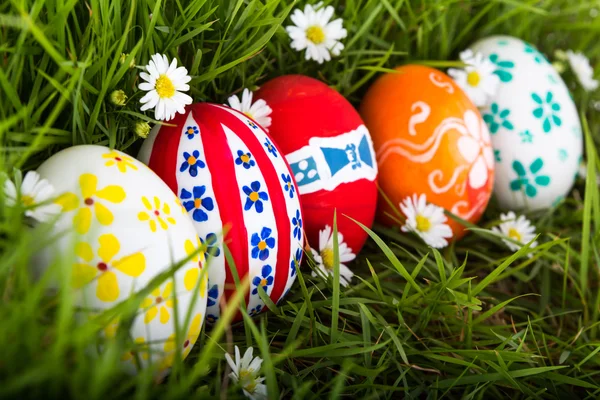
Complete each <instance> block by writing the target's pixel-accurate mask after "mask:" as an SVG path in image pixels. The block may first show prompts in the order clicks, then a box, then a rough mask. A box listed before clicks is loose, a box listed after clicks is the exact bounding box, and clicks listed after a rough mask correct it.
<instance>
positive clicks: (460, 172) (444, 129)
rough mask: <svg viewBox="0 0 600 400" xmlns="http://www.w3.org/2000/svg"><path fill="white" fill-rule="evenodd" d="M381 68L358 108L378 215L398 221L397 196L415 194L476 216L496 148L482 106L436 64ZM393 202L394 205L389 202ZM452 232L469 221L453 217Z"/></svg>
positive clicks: (487, 191)
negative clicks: (370, 154) (371, 154)
mask: <svg viewBox="0 0 600 400" xmlns="http://www.w3.org/2000/svg"><path fill="white" fill-rule="evenodd" d="M396 71H397V72H396V73H388V74H385V75H383V76H381V77H380V78H379V79H378V80H377V81H376V82H375V83H374V84H373V85H372V86H371V87H370V88H369V90H368V91H367V94H366V95H365V97H364V99H363V102H362V104H361V108H360V113H361V116H362V117H363V120H364V121H365V124H366V126H367V128H368V129H369V131H370V132H371V136H372V138H373V144H374V148H375V152H376V154H377V162H378V165H379V186H380V189H381V190H382V191H383V193H384V194H385V196H386V197H387V198H388V199H389V200H390V201H389V202H388V201H386V200H385V199H383V198H382V196H380V200H379V220H380V221H381V222H383V223H385V224H387V225H392V224H397V223H398V222H397V221H395V220H394V218H393V217H390V216H397V215H398V213H399V211H398V209H399V204H400V202H402V200H404V199H405V198H406V197H408V196H412V195H413V194H418V195H420V194H425V195H426V196H427V201H428V202H430V203H433V204H436V205H438V206H440V207H443V208H444V209H446V210H447V211H449V212H451V213H453V214H454V215H456V216H458V217H460V218H461V219H463V220H466V221H469V222H472V223H476V222H477V221H478V220H479V218H480V217H481V215H482V214H483V212H484V211H485V208H486V206H487V204H488V201H489V199H490V196H491V193H492V188H493V186H494V151H493V149H492V145H491V141H490V134H489V132H488V129H487V126H486V124H485V122H484V121H483V119H482V118H481V115H480V114H479V111H478V109H477V107H475V106H474V105H473V103H472V102H471V101H470V100H469V98H468V97H467V95H466V94H465V93H464V92H463V91H462V90H461V89H460V88H459V87H458V86H457V85H456V84H455V83H454V81H453V80H452V79H451V78H450V77H449V76H447V75H446V74H444V73H443V72H440V71H438V70H436V69H433V68H429V67H425V66H419V65H408V66H403V67H398V68H396ZM389 203H391V204H393V206H394V208H395V210H394V209H392V208H391V206H390V204H389ZM447 223H448V224H449V225H450V227H451V228H452V231H453V236H454V238H455V239H457V238H460V237H461V236H462V235H463V234H464V226H463V225H462V224H460V223H459V222H457V221H455V220H453V219H452V218H448V221H447Z"/></svg>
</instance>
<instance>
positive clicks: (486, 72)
mask: <svg viewBox="0 0 600 400" xmlns="http://www.w3.org/2000/svg"><path fill="white" fill-rule="evenodd" d="M460 59H461V61H462V62H463V63H465V64H466V66H465V68H464V69H456V68H450V69H449V70H448V75H450V76H451V77H452V78H453V79H454V81H455V82H456V84H457V85H458V86H460V88H461V89H463V90H464V91H465V93H466V94H467V96H469V98H470V99H471V101H472V102H473V104H475V106H477V107H485V106H487V105H488V104H489V102H490V101H491V98H492V97H493V96H494V95H495V94H496V92H497V90H498V85H499V84H500V79H499V78H498V76H497V75H495V74H494V71H495V70H496V66H495V65H494V63H492V62H491V61H490V60H488V59H487V58H485V57H484V56H483V54H481V53H479V52H478V53H473V51H472V50H469V49H467V50H465V51H463V52H462V53H460Z"/></svg>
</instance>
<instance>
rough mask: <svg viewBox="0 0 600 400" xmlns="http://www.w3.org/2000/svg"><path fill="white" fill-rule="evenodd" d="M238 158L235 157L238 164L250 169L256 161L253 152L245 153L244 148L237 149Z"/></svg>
mask: <svg viewBox="0 0 600 400" xmlns="http://www.w3.org/2000/svg"><path fill="white" fill-rule="evenodd" d="M237 155H238V156H237V158H236V159H235V164H236V165H242V166H243V167H244V168H246V169H249V168H250V167H254V166H255V165H256V162H254V160H253V159H252V154H250V152H248V153H244V152H243V151H242V150H238V151H237Z"/></svg>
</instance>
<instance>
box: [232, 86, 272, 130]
mask: <svg viewBox="0 0 600 400" xmlns="http://www.w3.org/2000/svg"><path fill="white" fill-rule="evenodd" d="M252 96H253V93H252V92H251V91H250V90H248V89H244V91H243V92H242V101H240V99H239V97H237V96H236V95H233V96H231V97H229V98H228V99H227V102H228V103H229V107H231V108H233V109H234V110H238V111H241V112H242V113H244V114H246V115H247V116H248V117H249V118H252V119H253V120H254V121H256V123H257V124H259V125H260V126H262V127H263V128H264V129H265V130H267V131H268V129H267V128H269V126H271V117H270V116H269V115H271V113H272V112H273V110H271V107H269V105H268V104H267V102H266V101H264V100H263V99H259V100H256V101H255V102H254V103H252Z"/></svg>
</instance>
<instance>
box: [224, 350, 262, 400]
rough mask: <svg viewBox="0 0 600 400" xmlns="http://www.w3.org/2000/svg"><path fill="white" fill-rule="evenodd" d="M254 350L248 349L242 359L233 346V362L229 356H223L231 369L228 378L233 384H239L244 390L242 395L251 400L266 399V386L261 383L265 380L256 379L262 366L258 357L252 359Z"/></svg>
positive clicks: (238, 351)
mask: <svg viewBox="0 0 600 400" xmlns="http://www.w3.org/2000/svg"><path fill="white" fill-rule="evenodd" d="M253 351H254V349H253V348H252V347H248V349H247V350H246V352H245V353H244V357H243V358H242V357H240V349H239V347H237V345H236V346H235V362H233V359H232V358H231V356H230V355H229V354H225V359H226V360H227V363H228V364H229V367H230V368H231V373H230V374H229V377H230V378H231V379H232V380H233V381H234V382H235V383H239V384H240V386H242V389H243V390H244V395H246V397H248V398H249V399H252V400H258V399H266V398H267V386H266V385H264V384H263V383H262V382H263V381H264V380H265V378H263V377H258V371H259V370H260V366H261V365H262V362H263V360H262V359H261V358H260V357H255V358H252V352H253Z"/></svg>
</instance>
